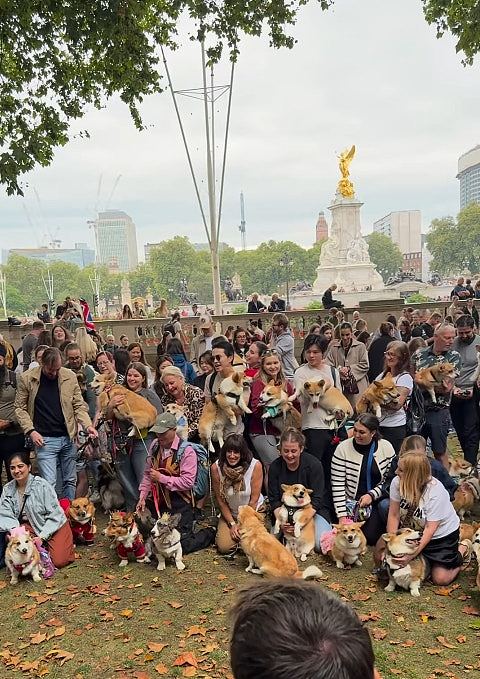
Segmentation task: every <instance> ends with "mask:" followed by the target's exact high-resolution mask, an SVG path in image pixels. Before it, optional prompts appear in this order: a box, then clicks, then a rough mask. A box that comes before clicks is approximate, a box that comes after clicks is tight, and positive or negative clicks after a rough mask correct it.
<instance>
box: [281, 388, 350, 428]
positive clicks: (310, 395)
mask: <svg viewBox="0 0 480 679" xmlns="http://www.w3.org/2000/svg"><path fill="white" fill-rule="evenodd" d="M301 393H302V394H303V395H304V396H305V397H306V398H307V399H308V401H309V404H308V408H307V412H308V413H313V411H314V410H315V409H316V408H321V409H322V410H324V411H325V412H326V413H327V416H326V417H325V422H327V423H328V424H329V426H330V429H338V428H339V427H341V426H342V425H343V424H345V422H346V421H347V420H348V418H349V417H351V416H352V415H353V408H352V406H351V405H350V403H349V402H348V399H347V398H346V397H345V396H344V395H343V394H342V392H341V391H340V389H337V387H334V386H333V385H332V383H331V382H329V381H328V380H324V379H321V380H316V381H308V382H304V383H303V386H302V389H301ZM295 396H296V394H294V396H291V397H290V398H291V399H292V398H294V397H295Z"/></svg>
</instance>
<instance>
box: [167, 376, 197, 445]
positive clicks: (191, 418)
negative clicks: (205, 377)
mask: <svg viewBox="0 0 480 679" xmlns="http://www.w3.org/2000/svg"><path fill="white" fill-rule="evenodd" d="M160 379H161V381H162V384H163V388H164V391H165V394H164V395H163V396H162V397H161V399H160V400H161V402H162V405H163V407H164V408H165V407H166V406H168V404H169V403H176V404H177V405H178V406H180V407H181V408H183V414H184V416H185V417H186V419H187V424H188V440H189V441H194V442H197V441H199V440H200V439H199V436H198V420H199V419H200V415H201V414H202V411H203V406H204V405H205V396H204V394H203V391H202V390H201V389H200V388H199V387H194V386H193V385H192V384H187V382H186V381H185V376H184V375H183V373H182V371H181V370H180V369H179V368H177V367H176V366H174V365H172V366H166V367H165V368H164V369H163V370H162V374H161V378H160Z"/></svg>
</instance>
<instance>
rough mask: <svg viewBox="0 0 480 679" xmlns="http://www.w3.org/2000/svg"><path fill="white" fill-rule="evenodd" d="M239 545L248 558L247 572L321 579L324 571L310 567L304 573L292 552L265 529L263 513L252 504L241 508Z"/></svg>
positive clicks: (273, 576)
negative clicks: (258, 511) (257, 510)
mask: <svg viewBox="0 0 480 679" xmlns="http://www.w3.org/2000/svg"><path fill="white" fill-rule="evenodd" d="M238 525H239V529H240V536H241V540H240V546H241V548H242V549H243V551H244V552H245V554H246V555H247V557H248V566H247V568H246V569H245V571H246V572H247V573H255V574H256V575H267V576H269V577H272V578H303V579H304V580H307V579H308V578H319V577H321V575H322V571H321V570H320V569H319V568H317V566H308V568H306V569H305V570H304V571H303V572H302V571H300V570H299V569H298V565H297V562H296V560H295V557H294V556H293V554H291V553H290V552H289V551H288V549H286V548H285V547H284V546H283V545H282V543H281V542H280V541H279V540H277V538H276V537H275V536H273V535H271V533H269V532H268V530H267V529H266V528H265V524H264V522H263V516H261V515H260V514H258V513H257V512H256V511H255V510H254V509H253V508H252V507H250V506H249V505H242V506H241V507H239V510H238Z"/></svg>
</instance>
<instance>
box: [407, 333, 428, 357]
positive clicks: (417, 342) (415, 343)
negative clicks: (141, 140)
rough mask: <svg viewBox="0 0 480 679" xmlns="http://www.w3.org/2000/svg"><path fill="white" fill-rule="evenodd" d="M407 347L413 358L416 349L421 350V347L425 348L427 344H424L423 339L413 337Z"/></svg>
mask: <svg viewBox="0 0 480 679" xmlns="http://www.w3.org/2000/svg"><path fill="white" fill-rule="evenodd" d="M407 346H408V352H409V354H410V356H413V354H414V353H415V352H416V351H417V349H423V347H426V346H427V343H426V342H425V340H424V339H423V337H413V338H412V339H411V340H410V342H409V343H408V344H407Z"/></svg>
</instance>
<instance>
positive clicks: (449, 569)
mask: <svg viewBox="0 0 480 679" xmlns="http://www.w3.org/2000/svg"><path fill="white" fill-rule="evenodd" d="M400 526H404V527H405V526H411V527H412V528H416V529H417V530H420V531H421V538H420V542H419V544H418V546H417V548H416V550H415V552H414V553H413V554H411V555H408V556H404V557H402V558H399V559H398V565H399V567H403V566H406V565H407V564H408V563H409V562H410V561H412V559H414V558H415V557H416V556H418V555H419V554H422V555H423V556H424V557H425V558H426V559H427V561H428V563H429V566H430V568H431V573H430V577H431V578H432V581H433V583H434V584H435V585H449V584H450V583H451V582H453V580H455V578H456V577H457V575H458V573H459V572H460V569H461V567H462V565H463V562H464V558H465V557H466V558H468V557H469V556H470V551H471V542H470V541H469V540H462V542H460V543H459V536H460V532H459V526H460V519H459V518H458V516H457V514H456V512H455V509H454V508H453V505H452V504H451V502H450V498H449V495H448V492H447V490H446V489H445V488H444V486H443V485H442V484H441V483H440V481H438V480H437V479H434V478H432V474H431V469H430V464H429V462H428V459H427V457H426V456H425V455H424V454H423V453H421V452H411V453H406V454H405V455H402V457H401V458H400V459H399V461H398V467H397V475H396V477H395V478H394V479H393V481H392V485H391V487H390V508H389V511H388V521H387V532H388V533H394V532H395V531H396V530H398V529H399V528H400Z"/></svg>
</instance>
